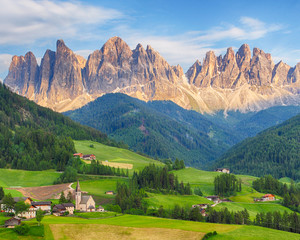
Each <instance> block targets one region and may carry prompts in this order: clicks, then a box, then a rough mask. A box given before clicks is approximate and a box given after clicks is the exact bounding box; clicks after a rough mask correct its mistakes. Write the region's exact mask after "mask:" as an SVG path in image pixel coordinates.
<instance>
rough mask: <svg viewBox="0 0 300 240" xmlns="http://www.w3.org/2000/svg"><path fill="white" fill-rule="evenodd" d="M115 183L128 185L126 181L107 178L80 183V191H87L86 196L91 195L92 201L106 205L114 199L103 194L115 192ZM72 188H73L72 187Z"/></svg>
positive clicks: (117, 178)
mask: <svg viewBox="0 0 300 240" xmlns="http://www.w3.org/2000/svg"><path fill="white" fill-rule="evenodd" d="M117 182H125V183H128V179H127V178H120V177H108V178H102V179H97V180H88V181H81V182H80V189H81V190H82V191H87V192H88V194H91V195H93V197H94V200H95V201H96V202H97V203H99V204H101V205H105V204H107V203H111V202H112V201H113V200H114V198H115V195H107V194H105V192H107V191H114V192H116V187H117ZM72 187H73V188H75V186H74V185H73V186H72Z"/></svg>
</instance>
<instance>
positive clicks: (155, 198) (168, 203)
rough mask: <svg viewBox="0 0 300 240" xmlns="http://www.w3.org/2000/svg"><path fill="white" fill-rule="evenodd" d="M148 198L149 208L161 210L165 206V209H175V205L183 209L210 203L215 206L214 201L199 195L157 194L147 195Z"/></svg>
mask: <svg viewBox="0 0 300 240" xmlns="http://www.w3.org/2000/svg"><path fill="white" fill-rule="evenodd" d="M147 194H148V196H149V197H148V198H145V200H146V201H147V202H148V204H149V207H154V208H159V207H160V206H163V207H164V208H165V209H168V208H173V207H174V206H175V204H178V205H180V206H181V207H185V206H188V207H191V206H192V205H194V204H200V203H209V204H213V202H212V201H209V200H207V199H206V198H204V197H200V196H197V195H163V194H155V193H147Z"/></svg>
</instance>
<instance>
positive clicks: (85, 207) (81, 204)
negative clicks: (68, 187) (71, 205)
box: [75, 181, 96, 212]
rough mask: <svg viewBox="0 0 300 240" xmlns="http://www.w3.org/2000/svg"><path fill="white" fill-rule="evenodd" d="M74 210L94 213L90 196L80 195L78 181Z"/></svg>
mask: <svg viewBox="0 0 300 240" xmlns="http://www.w3.org/2000/svg"><path fill="white" fill-rule="evenodd" d="M75 202H76V203H75V209H76V210H79V211H82V212H95V210H96V207H95V201H94V199H93V197H92V196H91V195H81V191H80V185H79V181H77V186H76V190H75Z"/></svg>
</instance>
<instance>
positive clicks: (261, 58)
mask: <svg viewBox="0 0 300 240" xmlns="http://www.w3.org/2000/svg"><path fill="white" fill-rule="evenodd" d="M186 79H187V81H186ZM4 83H5V84H6V85H8V86H9V87H11V88H12V89H13V90H14V91H16V92H18V93H19V94H21V95H23V96H26V97H28V98H30V99H33V100H34V101H36V102H37V103H38V104H40V105H43V106H47V107H50V108H52V109H55V110H57V111H67V110H71V109H76V108H79V107H81V106H83V105H84V104H86V103H87V102H89V101H92V100H93V99H95V98H97V97H99V96H102V95H103V94H105V93H111V92H122V93H126V94H128V95H130V96H133V97H137V98H139V99H141V100H145V101H149V100H172V101H174V102H175V103H177V104H179V105H180V106H182V107H185V108H188V109H190V108H194V109H197V110H199V111H201V112H213V111H217V110H222V109H223V110H224V109H226V110H241V111H249V110H259V109H263V108H266V107H268V106H271V105H276V104H289V103H295V102H297V101H298V102H299V99H300V63H299V64H297V65H296V66H295V67H294V68H291V67H289V66H288V65H287V64H285V63H283V62H279V63H278V64H276V65H274V63H273V61H272V58H271V55H270V54H268V53H265V52H264V51H262V50H260V49H258V48H254V49H253V55H252V56H251V50H250V47H249V46H248V45H247V44H243V45H242V46H241V47H240V48H239V49H238V51H237V52H236V53H235V52H234V50H233V48H228V49H227V52H226V54H225V55H224V56H223V57H222V55H220V56H216V55H215V53H214V52H213V51H209V52H207V53H206V55H205V57H204V59H203V62H202V64H201V63H200V62H199V61H198V60H197V61H196V62H195V63H194V64H193V65H192V66H191V67H190V68H189V69H188V71H187V73H186V74H185V75H184V73H183V69H182V68H181V66H179V65H177V66H170V65H169V64H168V62H167V61H166V60H165V59H164V58H163V57H162V56H161V55H160V54H159V53H158V52H157V51H155V50H154V49H153V48H152V47H151V46H150V45H148V46H147V47H146V48H143V46H142V45H141V44H138V45H137V46H136V48H135V49H133V50H131V49H130V47H129V46H128V45H127V43H126V42H125V41H123V40H122V39H121V38H120V37H112V38H110V39H109V40H108V41H107V42H106V43H105V44H104V45H103V47H102V48H101V49H99V50H95V51H94V52H93V53H92V54H90V56H89V57H88V60H87V61H86V60H85V59H84V58H83V57H81V56H78V55H76V54H75V53H74V52H73V51H72V50H71V49H69V48H68V47H67V46H66V44H65V43H64V41H63V40H58V41H57V43H56V51H55V52H54V51H51V50H47V51H46V53H45V55H44V56H43V58H42V61H41V66H40V67H39V66H38V64H37V61H36V58H35V56H34V55H33V53H31V52H28V53H27V54H26V55H25V56H20V57H18V56H14V57H13V58H12V63H11V65H10V68H9V73H8V76H7V77H6V78H5V80H4ZM295 94H296V96H295ZM297 94H298V95H297ZM297 99H298V100H297Z"/></svg>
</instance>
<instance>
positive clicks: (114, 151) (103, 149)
mask: <svg viewBox="0 0 300 240" xmlns="http://www.w3.org/2000/svg"><path fill="white" fill-rule="evenodd" d="M74 144H75V149H76V151H77V152H81V153H83V154H94V155H95V156H96V159H97V160H100V161H108V162H114V163H127V164H132V165H133V169H134V170H142V169H143V168H144V167H145V166H147V165H149V163H155V164H157V165H159V166H163V165H164V164H163V163H161V162H159V161H156V160H153V159H151V158H147V157H144V156H141V155H139V154H137V153H135V152H132V151H130V150H127V149H122V148H116V147H110V146H107V145H103V144H101V143H97V142H93V141H83V140H82V141H74ZM90 145H93V146H94V147H93V148H91V147H90ZM131 172H132V171H131Z"/></svg>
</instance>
